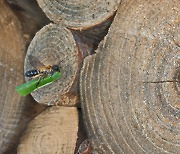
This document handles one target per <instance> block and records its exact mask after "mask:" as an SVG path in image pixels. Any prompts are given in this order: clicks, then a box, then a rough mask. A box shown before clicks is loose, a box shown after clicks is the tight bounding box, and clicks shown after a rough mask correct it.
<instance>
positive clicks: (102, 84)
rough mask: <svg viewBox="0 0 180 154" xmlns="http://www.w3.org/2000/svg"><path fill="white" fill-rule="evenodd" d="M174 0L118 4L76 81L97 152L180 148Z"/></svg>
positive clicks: (179, 27) (179, 64) (179, 56)
mask: <svg viewBox="0 0 180 154" xmlns="http://www.w3.org/2000/svg"><path fill="white" fill-rule="evenodd" d="M179 6H180V3H179V1H178V0H164V1H161V0H153V1H152V0H151V1H146V0H137V1H134V0H130V1H128V3H126V1H124V2H122V5H121V6H120V8H119V10H118V11H117V15H116V17H115V19H114V22H113V24H112V25H111V28H110V31H109V33H108V36H107V37H106V38H105V40H104V42H102V43H101V45H100V46H99V48H98V50H97V53H96V55H93V56H89V57H87V58H86V59H85V62H84V65H83V68H82V72H81V80H80V83H81V84H80V87H81V88H80V89H81V90H80V92H81V104H82V110H83V114H84V121H85V124H86V128H87V132H88V136H89V138H90V140H91V142H92V147H93V150H94V152H97V153H128V154H130V153H178V152H179V151H180V123H179V120H180V109H179V108H180V104H179V102H180V98H179V87H180V84H179V80H180V78H179V76H180V53H179V51H180V46H179V42H180V40H179V37H177V34H178V33H179V30H180V22H179V17H180V16H179V12H178V10H179V9H180V8H179Z"/></svg>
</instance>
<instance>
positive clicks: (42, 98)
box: [24, 24, 80, 104]
mask: <svg viewBox="0 0 180 154" xmlns="http://www.w3.org/2000/svg"><path fill="white" fill-rule="evenodd" d="M29 55H33V56H34V57H36V58H37V59H38V60H39V61H40V62H41V63H43V64H44V65H46V66H48V65H58V66H59V67H60V72H61V73H62V77H61V78H60V79H58V80H57V81H55V82H53V83H51V84H49V85H47V86H45V87H43V88H40V89H38V90H36V91H34V92H32V93H31V94H32V96H33V97H34V99H35V100H36V101H37V102H39V103H44V104H51V103H53V102H56V103H57V101H59V99H60V95H63V94H65V93H66V92H68V91H69V89H70V88H71V86H72V85H73V83H74V80H75V78H76V75H77V72H79V63H80V62H79V51H78V48H77V47H76V43H75V41H74V38H73V35H72V34H71V32H70V31H69V30H68V29H66V28H63V27H62V26H60V25H56V24H49V25H47V26H45V27H43V28H42V29H41V30H40V31H39V32H38V33H37V34H36V35H35V37H34V38H33V40H32V41H31V44H30V45H29V47H28V51H27V55H26V58H25V66H24V69H25V72H26V71H27V70H32V69H36V68H34V67H33V64H31V62H30V60H29V58H28V56H29ZM25 79H26V81H28V80H30V79H29V78H25Z"/></svg>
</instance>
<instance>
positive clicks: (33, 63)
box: [28, 55, 45, 68]
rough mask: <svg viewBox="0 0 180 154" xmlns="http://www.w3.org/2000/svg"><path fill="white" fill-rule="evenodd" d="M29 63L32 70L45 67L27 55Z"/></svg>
mask: <svg viewBox="0 0 180 154" xmlns="http://www.w3.org/2000/svg"><path fill="white" fill-rule="evenodd" d="M28 59H29V62H30V64H31V65H32V66H33V67H34V68H42V67H45V65H44V64H43V63H42V62H40V61H39V60H38V59H37V58H36V57H34V56H32V55H29V56H28Z"/></svg>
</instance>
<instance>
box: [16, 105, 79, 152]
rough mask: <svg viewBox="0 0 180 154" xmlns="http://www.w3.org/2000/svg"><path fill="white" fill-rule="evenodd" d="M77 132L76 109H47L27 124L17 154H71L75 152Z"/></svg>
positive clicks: (55, 107)
mask: <svg viewBox="0 0 180 154" xmlns="http://www.w3.org/2000/svg"><path fill="white" fill-rule="evenodd" d="M77 132H78V111H77V108H76V107H60V106H53V107H49V108H48V109H47V110H45V111H43V112H42V113H41V114H39V115H38V116H37V117H35V118H34V119H33V120H32V121H31V122H30V123H29V125H28V129H27V130H26V131H25V132H24V134H23V136H22V138H21V141H20V144H19V146H18V149H17V151H18V154H24V153H28V154H35V153H36V154H55V153H56V154H62V153H67V154H71V153H73V152H74V150H75V146H76V140H77Z"/></svg>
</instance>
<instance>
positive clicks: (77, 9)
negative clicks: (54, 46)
mask: <svg viewBox="0 0 180 154" xmlns="http://www.w3.org/2000/svg"><path fill="white" fill-rule="evenodd" d="M120 2H121V0H101V1H96V0H94V1H92V0H88V1H78V0H75V1H74V0H73V1H63V0H59V1H54V0H53V1H52V0H51V1H50V0H38V4H39V6H40V7H41V8H42V10H43V11H44V12H45V14H46V15H47V16H48V17H49V19H50V20H52V21H53V22H55V23H61V24H63V25H65V26H66V27H70V28H75V29H84V28H87V27H91V26H94V25H97V24H100V23H102V22H103V21H105V20H106V19H107V18H109V17H111V16H112V15H113V14H114V12H115V11H116V10H117V8H118V6H119V3H120Z"/></svg>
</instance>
